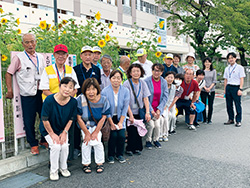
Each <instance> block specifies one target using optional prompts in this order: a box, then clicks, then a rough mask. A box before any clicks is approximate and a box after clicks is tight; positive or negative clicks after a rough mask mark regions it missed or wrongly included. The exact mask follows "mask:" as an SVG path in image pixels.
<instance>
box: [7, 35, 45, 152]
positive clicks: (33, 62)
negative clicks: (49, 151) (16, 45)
mask: <svg viewBox="0 0 250 188" xmlns="http://www.w3.org/2000/svg"><path fill="white" fill-rule="evenodd" d="M22 45H23V47H24V51H23V52H20V53H18V54H17V55H16V56H15V57H13V59H12V60H11V64H10V66H9V68H8V70H7V73H6V75H5V78H6V85H7V90H8V92H7V94H6V98H8V99H12V98H13V90H12V76H13V75H14V74H16V78H17V83H18V86H19V88H20V95H21V105H22V111H23V122H24V128H25V133H26V138H27V142H28V143H29V144H30V146H31V154H33V155H38V154H39V148H38V140H37V139H36V135H35V120H36V113H38V114H39V117H41V110H42V96H41V95H42V91H40V90H38V86H39V82H40V78H41V74H42V72H43V70H44V68H45V60H44V57H43V56H42V55H41V54H38V53H36V51H35V49H36V37H35V35H34V34H31V33H27V34H24V35H23V36H22ZM40 145H42V146H45V147H48V144H47V142H46V141H45V139H44V137H41V142H40Z"/></svg>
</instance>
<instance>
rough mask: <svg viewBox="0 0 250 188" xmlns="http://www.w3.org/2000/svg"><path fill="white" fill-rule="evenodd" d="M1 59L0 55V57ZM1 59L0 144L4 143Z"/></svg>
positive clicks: (0, 71)
mask: <svg viewBox="0 0 250 188" xmlns="http://www.w3.org/2000/svg"><path fill="white" fill-rule="evenodd" d="M0 57H1V55H0ZM1 64H2V62H1V58H0V142H4V141H5V137H4V118H3V90H2V89H3V88H2V87H3V84H2V67H1Z"/></svg>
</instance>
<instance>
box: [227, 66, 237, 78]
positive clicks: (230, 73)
mask: <svg viewBox="0 0 250 188" xmlns="http://www.w3.org/2000/svg"><path fill="white" fill-rule="evenodd" d="M236 66H237V64H236V63H235V66H234V68H233V70H232V71H231V72H230V67H229V69H228V71H229V78H231V75H232V73H233V71H234V69H235V68H236Z"/></svg>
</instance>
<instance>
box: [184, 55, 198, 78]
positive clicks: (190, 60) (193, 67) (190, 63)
mask: <svg viewBox="0 0 250 188" xmlns="http://www.w3.org/2000/svg"><path fill="white" fill-rule="evenodd" d="M186 61H187V64H186V65H184V66H183V69H184V70H185V71H186V70H187V69H191V70H193V71H194V75H196V71H197V70H199V69H200V67H199V66H198V65H195V64H194V61H195V55H194V53H193V52H190V53H188V54H187V57H186Z"/></svg>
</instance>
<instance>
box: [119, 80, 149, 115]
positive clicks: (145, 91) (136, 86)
mask: <svg viewBox="0 0 250 188" xmlns="http://www.w3.org/2000/svg"><path fill="white" fill-rule="evenodd" d="M123 86H124V87H126V88H128V89H129V92H130V101H129V106H130V108H131V110H132V112H133V114H138V113H139V107H138V105H137V103H136V100H135V97H134V94H133V91H132V88H131V86H130V84H129V80H126V81H125V82H124V83H123ZM133 86H134V91H135V94H136V95H138V93H139V95H138V97H137V99H138V102H139V105H140V108H142V107H143V106H144V101H143V99H144V98H145V97H149V96H150V95H151V94H150V91H149V89H148V86H147V84H146V82H145V81H144V80H142V79H140V82H139V83H138V84H134V83H133ZM140 86H141V87H140ZM140 88H141V89H140ZM139 91H140V92H139Z"/></svg>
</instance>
